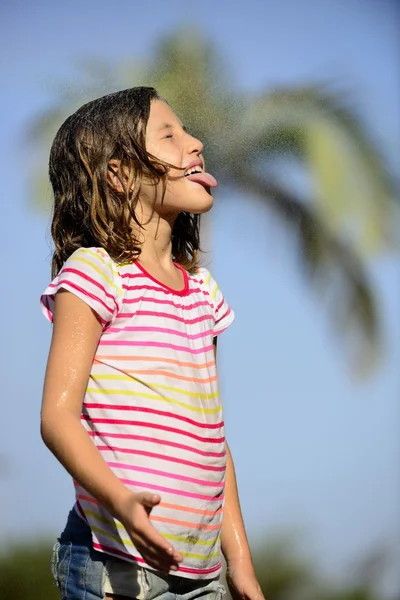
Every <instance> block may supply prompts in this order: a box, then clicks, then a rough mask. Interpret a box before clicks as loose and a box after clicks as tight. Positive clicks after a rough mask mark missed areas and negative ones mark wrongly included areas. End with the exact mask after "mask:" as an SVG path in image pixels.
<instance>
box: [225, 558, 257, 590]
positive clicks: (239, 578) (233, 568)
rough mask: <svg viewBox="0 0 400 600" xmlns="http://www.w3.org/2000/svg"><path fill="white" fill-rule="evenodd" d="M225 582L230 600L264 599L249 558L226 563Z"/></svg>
mask: <svg viewBox="0 0 400 600" xmlns="http://www.w3.org/2000/svg"><path fill="white" fill-rule="evenodd" d="M226 582H227V584H228V587H229V591H230V593H231V596H232V600H264V594H263V593H262V590H261V588H260V585H259V583H258V581H257V577H256V574H255V571H254V567H253V563H252V561H251V559H241V560H240V559H239V560H237V561H231V562H229V563H228V564H227V569H226Z"/></svg>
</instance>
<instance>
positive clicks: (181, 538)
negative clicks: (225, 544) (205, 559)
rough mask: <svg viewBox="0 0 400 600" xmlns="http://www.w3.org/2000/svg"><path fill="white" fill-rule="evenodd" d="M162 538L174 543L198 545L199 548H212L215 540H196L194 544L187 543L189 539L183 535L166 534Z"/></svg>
mask: <svg viewBox="0 0 400 600" xmlns="http://www.w3.org/2000/svg"><path fill="white" fill-rule="evenodd" d="M161 535H162V536H163V538H165V539H166V540H175V541H176V542H184V543H185V544H191V545H196V546H197V544H199V545H200V546H213V545H214V544H215V540H196V541H195V542H194V543H193V542H192V541H189V539H188V538H187V537H185V536H183V535H172V534H169V533H166V534H165V535H163V534H161Z"/></svg>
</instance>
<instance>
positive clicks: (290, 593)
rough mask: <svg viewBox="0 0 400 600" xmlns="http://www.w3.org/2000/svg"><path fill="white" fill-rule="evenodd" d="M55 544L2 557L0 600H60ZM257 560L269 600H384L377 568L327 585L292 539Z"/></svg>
mask: <svg viewBox="0 0 400 600" xmlns="http://www.w3.org/2000/svg"><path fill="white" fill-rule="evenodd" d="M52 545H53V543H52V542H46V541H45V540H41V539H39V540H37V541H36V542H30V543H29V544H25V545H15V546H14V547H13V548H11V549H9V550H8V552H7V553H5V552H4V551H3V553H2V554H0V598H1V600H33V599H37V600H59V593H58V590H57V587H56V585H55V583H54V581H53V578H52V575H51V568H50V562H51V551H52ZM254 557H255V560H254V562H255V568H256V572H257V576H258V580H259V583H260V585H261V588H262V590H263V592H264V595H265V598H266V600H383V596H381V595H380V594H379V593H378V592H376V591H374V589H375V588H376V587H377V585H376V583H377V582H376V581H375V580H376V579H378V577H379V574H380V571H379V572H378V570H377V569H373V570H371V571H369V572H365V570H361V571H360V572H359V573H358V574H357V577H356V580H357V581H356V582H355V583H351V584H349V585H348V586H346V585H344V584H343V585H342V586H341V587H338V586H333V585H328V584H326V583H325V582H324V581H323V578H322V577H321V575H320V573H318V572H317V571H316V569H315V567H313V566H311V564H310V561H309V560H308V559H305V558H304V557H303V556H302V555H301V554H300V553H299V552H298V551H297V550H295V544H294V543H293V540H289V539H287V538H285V537H283V536H281V537H278V538H277V539H275V540H271V541H269V542H268V543H267V544H264V545H263V546H261V547H259V548H258V550H256V551H255V552H254ZM383 566H384V565H382V564H380V567H379V569H382V568H383ZM371 573H372V574H371Z"/></svg>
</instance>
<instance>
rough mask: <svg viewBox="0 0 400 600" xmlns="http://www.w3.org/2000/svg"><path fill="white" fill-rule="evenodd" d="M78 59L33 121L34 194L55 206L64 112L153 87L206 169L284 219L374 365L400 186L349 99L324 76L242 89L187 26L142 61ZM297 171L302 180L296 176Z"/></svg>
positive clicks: (358, 348)
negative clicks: (50, 166) (382, 264)
mask: <svg viewBox="0 0 400 600" xmlns="http://www.w3.org/2000/svg"><path fill="white" fill-rule="evenodd" d="M132 65H133V66H132ZM80 69H81V73H82V75H83V81H84V82H83V83H82V81H79V82H78V83H77V84H75V85H71V84H69V85H68V87H67V88H66V86H65V85H63V86H62V87H61V94H59V95H58V97H56V98H55V103H54V105H53V107H52V108H50V109H46V111H45V112H44V113H43V114H42V115H39V116H38V117H37V118H36V120H35V123H34V125H33V126H32V128H31V140H33V141H34V143H35V145H36V155H37V156H38V164H36V165H35V167H36V169H35V170H36V172H37V173H39V174H40V175H39V176H38V177H36V180H35V187H36V192H35V195H36V197H37V198H39V201H40V202H41V203H42V204H43V201H44V203H45V205H46V206H48V202H49V190H48V187H46V186H47V184H46V183H45V180H44V172H45V169H44V160H45V157H46V159H47V155H48V150H49V147H50V143H51V140H52V139H53V137H54V134H55V131H56V130H57V128H58V127H59V125H60V124H61V123H62V121H63V120H64V119H65V118H66V116H67V115H68V114H70V113H71V112H73V111H74V110H75V109H76V108H77V107H78V106H80V105H81V104H82V103H83V102H85V101H87V100H89V99H92V98H94V97H97V96H100V95H102V94H105V93H109V92H111V91H115V90H117V89H124V88H126V87H132V86H135V85H152V86H154V87H156V89H157V90H158V91H159V93H160V94H161V95H162V96H164V97H165V98H167V99H168V101H169V102H170V104H171V106H172V107H173V108H174V110H175V111H176V112H177V114H179V116H180V117H181V118H182V120H183V121H184V122H185V123H186V124H187V126H189V128H190V130H191V131H192V132H193V134H194V135H196V136H198V137H199V138H200V139H202V141H204V143H205V149H206V150H205V154H206V159H207V167H208V169H209V170H210V171H211V172H212V173H214V174H215V175H216V177H217V179H218V180H219V181H221V183H222V184H228V185H229V186H230V187H231V186H232V185H233V186H234V187H235V188H236V189H237V190H238V191H239V192H240V193H242V194H243V196H244V197H245V198H246V200H247V201H248V202H256V203H258V206H259V207H260V210H261V209H265V210H267V211H269V212H270V213H271V217H273V216H275V217H277V218H278V219H279V220H280V221H281V222H282V223H283V224H284V226H285V227H287V228H288V230H289V231H290V234H291V235H292V236H293V237H294V238H295V240H296V242H297V247H298V250H299V256H300V264H301V266H302V267H303V268H304V271H305V273H306V275H307V276H308V277H309V279H310V281H311V282H312V283H313V284H314V287H315V289H317V290H319V291H320V292H323V294H324V297H325V301H326V302H327V303H328V308H329V311H330V316H331V318H332V319H333V321H334V324H335V327H336V329H337V330H338V331H339V333H340V334H341V336H342V338H343V339H344V340H345V341H346V344H347V348H348V350H349V351H350V352H351V354H350V361H351V363H352V364H353V367H355V368H357V369H361V368H363V369H364V371H365V370H366V369H367V368H368V367H371V366H372V365H373V364H374V361H375V359H376V358H377V357H378V356H379V353H380V349H381V330H380V321H379V315H378V309H377V302H376V298H375V296H374V294H373V289H372V286H371V283H370V280H369V276H368V272H367V268H366V267H367V260H368V259H369V258H370V257H371V256H372V255H374V254H376V253H377V252H380V251H382V250H385V249H388V248H392V247H393V246H395V245H396V239H395V227H394V222H395V218H397V213H396V203H395V197H396V186H395V183H394V181H393V179H392V177H391V176H390V174H389V173H388V171H387V169H386V167H385V162H384V160H383V158H382V156H381V155H380V153H379V151H378V150H377V148H376V145H375V144H374V142H373V141H372V139H371V137H370V136H369V134H368V132H367V131H366V129H365V127H364V126H363V124H362V123H361V121H360V119H359V118H357V116H356V114H355V112H354V110H352V109H351V107H349V106H347V105H346V104H345V102H344V99H343V97H341V96H340V95H339V94H337V93H334V92H333V91H330V90H329V88H328V87H327V86H320V85H313V86H308V87H298V88H291V89H279V90H274V91H264V90H260V92H259V93H257V94H245V93H241V92H238V91H237V90H236V89H235V88H234V87H233V86H232V84H231V80H230V79H229V78H228V77H227V76H226V73H227V70H226V68H225V66H224V65H223V64H222V63H221V61H220V59H219V57H218V55H217V53H216V52H215V50H214V48H213V46H212V44H210V43H209V42H208V41H207V40H205V39H204V38H203V37H202V36H201V35H200V34H199V33H198V32H197V31H193V30H188V29H186V30H184V31H178V32H175V33H174V34H173V35H171V36H169V37H167V38H164V39H163V40H161V41H160V42H159V44H158V45H157V47H156V49H155V52H154V56H153V59H152V60H149V62H147V63H145V64H138V63H137V62H135V61H132V62H131V63H129V65H121V67H120V68H119V69H116V68H115V67H114V65H113V66H111V65H109V64H105V63H100V62H98V61H91V62H85V63H82V64H81V65H80ZM296 174H297V175H298V174H300V175H301V177H302V180H301V185H300V186H299V185H298V184H294V183H291V182H290V179H291V177H292V178H293V177H294V175H296ZM223 187H224V185H222V188H223ZM224 201H225V202H227V200H226V199H225V200H224ZM240 243H241V244H245V240H240Z"/></svg>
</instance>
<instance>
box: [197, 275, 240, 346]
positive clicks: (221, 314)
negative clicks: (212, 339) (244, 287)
mask: <svg viewBox="0 0 400 600" xmlns="http://www.w3.org/2000/svg"><path fill="white" fill-rule="evenodd" d="M199 274H200V275H201V278H202V280H203V283H204V285H205V286H206V289H207V291H208V293H209V294H210V297H211V300H212V303H213V305H214V335H219V334H220V333H222V332H223V331H225V329H227V328H228V327H229V325H230V324H231V323H232V321H233V320H234V318H235V314H234V312H233V310H232V309H231V307H230V306H229V304H228V303H227V301H226V300H225V298H224V295H223V293H222V291H221V290H220V288H219V286H218V284H217V282H216V281H215V279H214V278H213V277H212V275H211V273H210V272H209V271H208V270H207V269H205V268H200V269H199Z"/></svg>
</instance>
